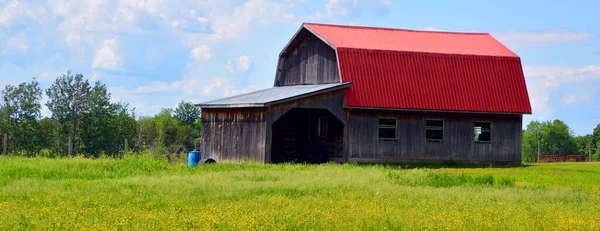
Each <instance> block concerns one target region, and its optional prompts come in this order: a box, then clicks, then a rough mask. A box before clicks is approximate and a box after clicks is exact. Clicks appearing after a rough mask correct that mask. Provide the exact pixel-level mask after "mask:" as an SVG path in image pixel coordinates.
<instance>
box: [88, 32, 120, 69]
mask: <svg viewBox="0 0 600 231" xmlns="http://www.w3.org/2000/svg"><path fill="white" fill-rule="evenodd" d="M116 50H117V41H116V39H114V38H113V39H108V40H104V43H102V46H101V47H100V48H98V50H96V55H95V56H94V61H93V63H92V68H102V69H111V70H116V69H118V68H120V67H121V64H122V62H121V58H119V57H118V56H117V54H116Z"/></svg>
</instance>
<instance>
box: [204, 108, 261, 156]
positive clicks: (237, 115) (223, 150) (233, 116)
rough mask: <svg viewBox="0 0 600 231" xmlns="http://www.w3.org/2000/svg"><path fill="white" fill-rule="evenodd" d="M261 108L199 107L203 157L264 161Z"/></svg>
mask: <svg viewBox="0 0 600 231" xmlns="http://www.w3.org/2000/svg"><path fill="white" fill-rule="evenodd" d="M266 137H267V126H266V121H265V114H264V109H262V108H260V109H252V108H240V109H208V108H203V109H202V145H201V148H202V158H213V159H215V160H217V161H230V162H243V161H257V162H261V163H263V162H264V161H265V150H266V149H265V145H266Z"/></svg>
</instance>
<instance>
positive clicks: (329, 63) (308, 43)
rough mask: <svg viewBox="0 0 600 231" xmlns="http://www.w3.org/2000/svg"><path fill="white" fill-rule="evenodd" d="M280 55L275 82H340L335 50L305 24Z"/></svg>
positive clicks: (279, 84)
mask: <svg viewBox="0 0 600 231" xmlns="http://www.w3.org/2000/svg"><path fill="white" fill-rule="evenodd" d="M287 49H288V50H287V51H286V50H284V52H282V54H281V55H280V56H279V63H278V65H277V66H278V68H277V73H276V77H275V84H274V86H276V87H278V86H292V85H304V84H326V83H341V79H340V74H339V70H338V62H337V56H336V52H335V50H334V49H333V48H331V47H330V46H329V45H327V44H326V43H324V42H323V41H322V40H321V39H319V38H318V37H317V36H315V35H314V34H312V33H310V32H308V31H307V30H306V29H305V28H302V29H301V30H300V31H299V32H298V33H297V34H296V36H295V37H294V38H293V39H292V43H290V44H289V46H288V47H287Z"/></svg>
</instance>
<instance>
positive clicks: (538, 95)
mask: <svg viewBox="0 0 600 231" xmlns="http://www.w3.org/2000/svg"><path fill="white" fill-rule="evenodd" d="M523 71H524V74H525V76H526V79H525V80H526V81H527V89H528V92H529V98H530V101H531V107H532V110H533V117H534V119H540V120H544V119H548V118H551V117H552V108H551V107H552V105H550V95H551V93H552V92H555V91H558V90H560V89H561V87H562V86H575V87H576V89H579V90H578V91H577V92H569V93H567V96H566V97H565V98H563V99H562V103H563V104H572V103H574V102H576V101H577V99H580V100H584V101H587V100H589V99H590V96H589V95H588V94H593V92H587V91H586V90H583V89H581V88H583V86H586V85H589V84H590V83H591V82H590V81H592V80H600V66H594V65H592V66H585V67H553V66H526V67H524V68H523ZM592 88H594V87H593V86H592ZM594 89H595V88H594Z"/></svg>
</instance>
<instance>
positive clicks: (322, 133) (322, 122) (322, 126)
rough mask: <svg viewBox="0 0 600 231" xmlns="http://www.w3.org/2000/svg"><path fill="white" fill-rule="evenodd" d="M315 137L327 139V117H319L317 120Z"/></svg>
mask: <svg viewBox="0 0 600 231" xmlns="http://www.w3.org/2000/svg"><path fill="white" fill-rule="evenodd" d="M317 136H318V137H327V117H319V118H318V119H317Z"/></svg>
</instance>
